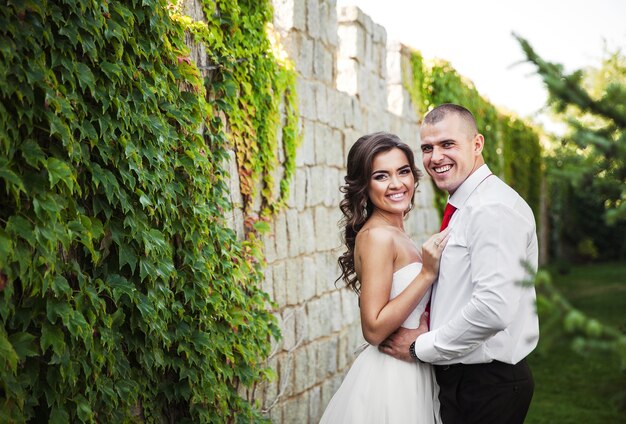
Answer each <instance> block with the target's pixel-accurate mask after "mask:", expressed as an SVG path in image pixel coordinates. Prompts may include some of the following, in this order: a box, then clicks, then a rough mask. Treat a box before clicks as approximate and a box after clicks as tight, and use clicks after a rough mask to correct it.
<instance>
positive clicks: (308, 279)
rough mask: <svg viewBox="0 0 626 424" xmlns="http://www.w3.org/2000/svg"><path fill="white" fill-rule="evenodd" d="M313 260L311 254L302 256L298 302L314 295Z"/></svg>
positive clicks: (314, 276) (314, 273)
mask: <svg viewBox="0 0 626 424" xmlns="http://www.w3.org/2000/svg"><path fill="white" fill-rule="evenodd" d="M317 272H318V270H317V269H316V268H315V260H314V259H313V258H312V257H311V256H305V257H303V258H302V285H301V287H300V290H299V293H300V296H301V297H300V299H299V300H300V303H302V302H306V301H307V300H309V299H312V298H313V297H314V296H315V284H316V273H317Z"/></svg>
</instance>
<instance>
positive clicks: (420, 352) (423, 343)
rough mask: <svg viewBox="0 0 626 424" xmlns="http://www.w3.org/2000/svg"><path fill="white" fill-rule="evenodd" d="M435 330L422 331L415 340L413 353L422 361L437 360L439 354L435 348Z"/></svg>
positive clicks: (439, 357) (438, 359) (439, 356)
mask: <svg viewBox="0 0 626 424" xmlns="http://www.w3.org/2000/svg"><path fill="white" fill-rule="evenodd" d="M436 333H437V330H433V331H429V332H428V333H424V334H422V335H421V336H419V337H418V338H417V340H415V355H416V356H417V357H418V358H419V359H420V360H421V361H423V362H431V363H432V362H437V361H440V360H441V355H439V352H438V351H437V349H435V335H436Z"/></svg>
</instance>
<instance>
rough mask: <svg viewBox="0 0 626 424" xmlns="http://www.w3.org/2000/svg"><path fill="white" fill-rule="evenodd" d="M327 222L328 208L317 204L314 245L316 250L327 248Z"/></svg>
mask: <svg viewBox="0 0 626 424" xmlns="http://www.w3.org/2000/svg"><path fill="white" fill-rule="evenodd" d="M328 224H329V222H328V210H327V208H326V207H324V206H318V207H316V208H315V229H316V231H315V245H316V247H317V250H328V249H329V247H328V245H329V243H328V239H329V238H330V237H329V236H330V232H329V227H330V226H329V225H328Z"/></svg>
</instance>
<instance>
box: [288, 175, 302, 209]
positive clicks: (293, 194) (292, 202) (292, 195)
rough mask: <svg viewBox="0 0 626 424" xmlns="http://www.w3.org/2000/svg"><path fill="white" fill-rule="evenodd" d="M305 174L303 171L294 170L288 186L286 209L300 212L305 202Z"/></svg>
mask: <svg viewBox="0 0 626 424" xmlns="http://www.w3.org/2000/svg"><path fill="white" fill-rule="evenodd" d="M306 190H307V174H306V170H305V169H298V168H297V169H296V172H295V174H294V177H293V180H292V181H291V184H290V185H289V198H288V199H287V207H289V208H292V209H296V210H298V211H302V210H303V209H304V207H305V202H306Z"/></svg>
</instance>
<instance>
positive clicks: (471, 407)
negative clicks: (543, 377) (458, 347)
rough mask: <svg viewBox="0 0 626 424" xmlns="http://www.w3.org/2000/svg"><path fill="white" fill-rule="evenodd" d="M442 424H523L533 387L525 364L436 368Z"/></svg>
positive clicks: (524, 362) (495, 362)
mask: <svg viewBox="0 0 626 424" xmlns="http://www.w3.org/2000/svg"><path fill="white" fill-rule="evenodd" d="M435 374H436V376H437V383H438V384H439V401H440V403H441V419H442V420H443V424H479V423H480V424H516V423H520V424H521V423H523V422H524V418H525V417H526V413H527V412H528V407H529V406H530V401H531V399H532V397H533V391H534V388H535V383H534V381H533V376H532V374H531V372H530V368H529V367H528V364H527V363H526V360H525V359H524V360H522V361H520V362H519V363H517V364H515V365H511V364H505V363H503V362H498V361H493V362H490V363H488V364H470V365H466V364H454V365H449V366H448V365H436V366H435Z"/></svg>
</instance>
